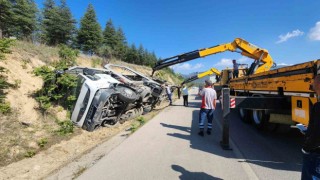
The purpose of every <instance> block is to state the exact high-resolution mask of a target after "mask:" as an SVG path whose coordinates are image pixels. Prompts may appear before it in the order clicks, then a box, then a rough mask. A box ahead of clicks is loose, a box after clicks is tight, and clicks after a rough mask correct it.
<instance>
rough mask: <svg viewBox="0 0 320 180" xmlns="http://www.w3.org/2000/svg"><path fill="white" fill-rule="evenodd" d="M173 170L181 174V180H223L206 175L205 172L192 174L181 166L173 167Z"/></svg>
mask: <svg viewBox="0 0 320 180" xmlns="http://www.w3.org/2000/svg"><path fill="white" fill-rule="evenodd" d="M171 168H172V169H173V170H175V171H177V172H180V173H181V175H180V176H179V178H180V179H181V180H189V179H190V180H193V179H203V180H222V179H220V178H216V177H213V176H211V175H209V174H206V173H204V172H190V171H188V170H186V169H185V168H183V167H181V166H179V165H175V164H174V165H171Z"/></svg>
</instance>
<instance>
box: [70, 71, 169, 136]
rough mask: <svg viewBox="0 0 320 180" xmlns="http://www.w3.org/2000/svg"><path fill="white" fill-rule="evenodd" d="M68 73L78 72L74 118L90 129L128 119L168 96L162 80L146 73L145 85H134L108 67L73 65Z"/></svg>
mask: <svg viewBox="0 0 320 180" xmlns="http://www.w3.org/2000/svg"><path fill="white" fill-rule="evenodd" d="M64 73H68V74H74V75H76V76H77V87H76V89H75V91H74V93H75V97H76V98H77V100H76V103H75V105H74V108H73V111H72V116H71V120H72V121H73V123H74V124H75V125H77V126H79V127H82V128H83V129H85V130H87V131H94V130H95V129H97V128H99V127H100V126H103V127H106V126H107V127H108V126H113V125H115V124H117V123H118V122H119V123H124V122H125V121H126V120H127V119H131V118H134V117H137V116H140V115H141V114H143V113H144V112H149V111H151V110H152V109H153V108H154V107H155V106H156V105H159V104H160V103H161V101H162V100H164V98H163V97H164V96H163V93H164V90H163V88H162V87H161V84H159V83H157V82H155V81H152V80H150V79H148V78H146V77H145V79H144V82H143V83H142V84H141V85H134V84H130V83H126V82H124V81H123V80H122V77H121V76H119V74H115V73H113V72H112V71H110V70H107V69H95V68H85V67H71V68H69V69H68V70H66V71H64ZM132 73H133V74H134V73H136V72H135V71H132ZM139 76H143V75H141V74H139Z"/></svg>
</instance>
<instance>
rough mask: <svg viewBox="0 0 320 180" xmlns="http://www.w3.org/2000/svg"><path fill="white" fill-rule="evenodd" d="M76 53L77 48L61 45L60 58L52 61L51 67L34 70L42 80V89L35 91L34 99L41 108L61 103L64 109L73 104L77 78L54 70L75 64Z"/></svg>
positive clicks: (46, 108) (77, 52)
mask: <svg viewBox="0 0 320 180" xmlns="http://www.w3.org/2000/svg"><path fill="white" fill-rule="evenodd" d="M78 55H79V51H78V50H73V49H71V48H69V47H67V46H66V45H61V46H60V50H59V56H60V60H59V61H58V62H56V63H54V64H53V65H52V66H53V67H49V66H42V67H39V68H36V69H35V70H34V74H35V75H36V76H40V77H42V79H43V81H44V85H43V87H42V89H40V90H39V91H38V92H37V93H36V99H37V100H38V102H39V103H40V108H41V109H42V110H44V111H46V110H48V109H49V108H50V107H51V105H52V104H58V105H62V106H63V107H64V108H66V109H68V108H71V106H72V105H73V104H74V102H75V100H76V97H74V96H73V95H72V93H73V90H74V88H75V87H76V85H77V83H76V82H77V78H76V77H75V76H74V75H70V74H57V73H56V70H64V69H66V68H68V67H69V66H73V65H75V62H76V61H75V60H76V58H77V57H78Z"/></svg>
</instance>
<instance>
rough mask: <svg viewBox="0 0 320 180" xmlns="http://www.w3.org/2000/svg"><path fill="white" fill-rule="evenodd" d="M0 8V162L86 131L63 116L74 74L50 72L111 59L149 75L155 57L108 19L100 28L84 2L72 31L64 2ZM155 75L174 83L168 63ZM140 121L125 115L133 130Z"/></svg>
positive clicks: (25, 1)
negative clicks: (27, 107) (79, 17)
mask: <svg viewBox="0 0 320 180" xmlns="http://www.w3.org/2000/svg"><path fill="white" fill-rule="evenodd" d="M0 9H1V11H0V147H2V148H1V149H0V159H1V161H0V167H3V166H6V165H8V164H10V163H12V162H16V161H19V160H21V159H23V158H32V157H34V156H35V155H37V154H38V153H39V152H40V151H43V150H46V149H48V148H50V147H51V146H53V145H55V144H57V143H59V142H61V141H63V140H69V139H71V138H73V137H74V136H77V135H80V134H85V133H86V132H84V131H82V130H81V129H80V128H75V127H73V124H72V123H71V121H70V115H71V109H72V105H73V104H74V102H75V100H76V99H75V97H74V96H73V95H72V91H71V89H73V87H75V83H76V82H75V77H73V76H70V75H66V74H57V73H56V70H61V69H64V68H68V67H70V66H73V65H82V66H91V67H96V68H102V65H104V64H106V63H115V64H122V65H126V66H129V67H131V68H133V69H135V70H137V71H139V72H142V73H144V74H146V75H150V74H151V70H152V69H151V67H152V66H153V65H154V64H155V62H156V61H157V60H159V58H158V57H157V55H156V54H155V52H153V51H151V50H148V49H146V48H144V46H143V45H142V44H140V45H138V46H137V45H136V44H134V43H132V44H129V43H128V42H127V40H126V37H125V33H124V31H123V30H122V28H121V27H114V25H113V21H112V20H111V19H109V20H108V21H107V22H106V24H105V29H103V30H102V29H101V25H100V24H99V23H98V21H97V18H96V14H95V10H94V7H93V6H92V5H89V6H88V8H87V11H86V13H85V14H84V15H83V17H82V18H81V21H80V22H79V28H78V29H77V28H76V24H77V22H76V20H75V19H74V18H73V15H72V14H71V11H70V9H69V7H68V6H67V4H66V1H65V0H61V1H59V3H58V4H56V1H54V0H45V1H44V6H43V9H38V8H37V6H36V4H35V2H34V0H12V1H6V0H4V1H3V0H0ZM39 17H42V18H39ZM10 37H11V38H13V39H16V40H12V39H10ZM11 52H12V54H10V53H11ZM156 77H157V78H159V79H161V80H164V81H167V82H169V83H170V84H178V83H180V82H181V81H182V77H181V76H179V75H176V74H175V73H174V72H173V71H172V70H171V69H169V68H167V69H164V70H160V71H158V72H157V73H156ZM22 99H24V102H23V103H22V102H20V101H22ZM34 100H36V101H35V102H36V103H35V104H33V101H34ZM24 106H30V108H29V109H24ZM154 113H155V112H154ZM147 116H150V115H147ZM146 119H147V118H146V117H143V116H141V117H139V118H138V119H137V120H133V122H137V125H133V126H134V128H133V129H134V130H136V129H137V128H138V127H140V126H142V125H143V124H144V123H145V122H147V120H146ZM110 131H111V130H110ZM98 133H99V132H98ZM103 137H106V136H99V138H103ZM98 142H99V141H97V143H98Z"/></svg>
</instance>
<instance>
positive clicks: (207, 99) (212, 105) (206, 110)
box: [198, 80, 217, 136]
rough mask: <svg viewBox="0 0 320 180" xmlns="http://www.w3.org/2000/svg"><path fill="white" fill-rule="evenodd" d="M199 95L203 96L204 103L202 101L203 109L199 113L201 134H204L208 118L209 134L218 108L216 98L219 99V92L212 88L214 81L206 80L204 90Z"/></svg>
mask: <svg viewBox="0 0 320 180" xmlns="http://www.w3.org/2000/svg"><path fill="white" fill-rule="evenodd" d="M199 95H200V96H201V97H202V103H201V107H200V108H201V109H200V113H199V129H200V131H199V133H198V134H199V135H200V136H204V132H203V131H204V124H205V120H206V118H207V119H208V123H207V134H208V135H210V134H211V130H212V122H213V113H214V110H215V109H216V106H217V105H216V99H217V93H216V91H215V90H214V89H213V88H212V82H211V81H210V80H206V81H205V87H204V88H203V89H202V91H201V92H200V93H199Z"/></svg>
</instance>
